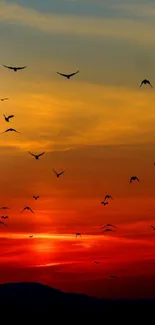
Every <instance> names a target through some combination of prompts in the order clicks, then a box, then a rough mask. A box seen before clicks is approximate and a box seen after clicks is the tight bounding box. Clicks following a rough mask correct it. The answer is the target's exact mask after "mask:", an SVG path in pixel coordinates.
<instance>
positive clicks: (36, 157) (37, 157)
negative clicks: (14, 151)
mask: <svg viewBox="0 0 155 325" xmlns="http://www.w3.org/2000/svg"><path fill="white" fill-rule="evenodd" d="M44 153H45V152H42V153H40V154H39V155H34V154H33V153H31V152H30V151H29V154H30V155H31V156H33V157H34V158H35V159H36V160H38V159H39V157H41V156H42V155H44Z"/></svg>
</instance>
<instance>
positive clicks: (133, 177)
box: [130, 176, 139, 183]
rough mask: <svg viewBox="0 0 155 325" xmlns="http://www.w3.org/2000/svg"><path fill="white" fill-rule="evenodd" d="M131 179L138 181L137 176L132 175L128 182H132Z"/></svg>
mask: <svg viewBox="0 0 155 325" xmlns="http://www.w3.org/2000/svg"><path fill="white" fill-rule="evenodd" d="M132 181H137V182H139V179H138V177H137V176H132V177H131V178H130V183H132Z"/></svg>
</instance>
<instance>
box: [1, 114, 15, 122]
mask: <svg viewBox="0 0 155 325" xmlns="http://www.w3.org/2000/svg"><path fill="white" fill-rule="evenodd" d="M3 116H4V118H5V121H6V122H10V121H9V119H10V118H12V117H14V115H9V116H5V114H3Z"/></svg>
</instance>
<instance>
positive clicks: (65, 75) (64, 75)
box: [57, 72, 70, 77]
mask: <svg viewBox="0 0 155 325" xmlns="http://www.w3.org/2000/svg"><path fill="white" fill-rule="evenodd" d="M57 73H58V74H59V75H60V76H63V77H68V76H70V75H68V74H65V73H60V72H57Z"/></svg>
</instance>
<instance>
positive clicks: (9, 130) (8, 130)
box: [2, 128, 20, 133]
mask: <svg viewBox="0 0 155 325" xmlns="http://www.w3.org/2000/svg"><path fill="white" fill-rule="evenodd" d="M12 131H13V132H16V133H20V132H19V131H17V130H15V129H12V128H10V129H7V130H6V131H4V132H2V133H6V132H12Z"/></svg>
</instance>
